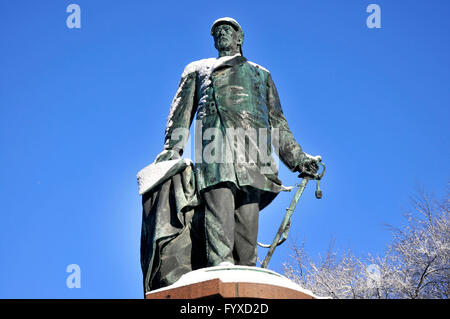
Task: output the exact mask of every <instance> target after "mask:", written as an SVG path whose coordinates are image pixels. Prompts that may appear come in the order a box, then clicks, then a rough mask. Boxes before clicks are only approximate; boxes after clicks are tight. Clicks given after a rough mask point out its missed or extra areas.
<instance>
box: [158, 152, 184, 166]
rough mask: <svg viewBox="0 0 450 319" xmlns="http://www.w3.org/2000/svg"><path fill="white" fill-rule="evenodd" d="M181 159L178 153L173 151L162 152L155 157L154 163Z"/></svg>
mask: <svg viewBox="0 0 450 319" xmlns="http://www.w3.org/2000/svg"><path fill="white" fill-rule="evenodd" d="M179 158H181V156H180V153H178V152H177V151H174V150H164V151H162V152H161V153H159V154H158V156H156V159H155V163H160V162H164V161H170V160H174V159H179Z"/></svg>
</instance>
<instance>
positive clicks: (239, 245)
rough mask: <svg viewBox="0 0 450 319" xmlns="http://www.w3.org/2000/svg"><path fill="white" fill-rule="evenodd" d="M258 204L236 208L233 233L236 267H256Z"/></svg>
mask: <svg viewBox="0 0 450 319" xmlns="http://www.w3.org/2000/svg"><path fill="white" fill-rule="evenodd" d="M258 217H259V205H258V203H248V204H243V205H241V206H240V207H238V208H236V212H235V231H234V260H235V264H236V265H244V266H256V257H257V252H256V245H257V237H258Z"/></svg>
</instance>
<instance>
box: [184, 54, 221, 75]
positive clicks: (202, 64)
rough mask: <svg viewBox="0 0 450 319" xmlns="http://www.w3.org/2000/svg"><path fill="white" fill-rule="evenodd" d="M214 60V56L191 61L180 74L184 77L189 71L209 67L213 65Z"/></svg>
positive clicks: (192, 71)
mask: <svg viewBox="0 0 450 319" xmlns="http://www.w3.org/2000/svg"><path fill="white" fill-rule="evenodd" d="M216 60H217V59H216V58H207V59H201V60H197V61H193V62H191V63H189V64H188V65H186V67H185V68H184V71H183V75H182V76H183V77H184V76H187V75H189V74H191V73H194V72H198V71H201V70H203V69H210V68H211V67H212V66H213V65H214V62H216Z"/></svg>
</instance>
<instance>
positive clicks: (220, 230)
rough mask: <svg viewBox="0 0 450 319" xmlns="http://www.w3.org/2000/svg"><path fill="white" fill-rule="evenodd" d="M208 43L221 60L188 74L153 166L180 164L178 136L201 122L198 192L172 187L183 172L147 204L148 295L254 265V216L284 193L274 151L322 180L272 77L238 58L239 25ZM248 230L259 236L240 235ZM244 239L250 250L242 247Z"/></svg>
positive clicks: (230, 24) (198, 64) (224, 22)
mask: <svg viewBox="0 0 450 319" xmlns="http://www.w3.org/2000/svg"><path fill="white" fill-rule="evenodd" d="M211 35H212V36H213V37H214V45H215V47H216V49H217V50H218V52H219V57H218V58H217V59H216V58H210V59H204V60H199V61H195V62H192V63H190V64H188V65H187V66H186V68H185V70H184V72H183V74H182V77H181V80H180V82H179V87H178V90H177V92H176V94H175V97H174V99H173V102H172V106H171V109H170V112H169V118H168V122H167V127H166V137H165V144H164V151H163V152H162V153H161V154H159V155H158V157H157V158H156V160H155V162H156V163H158V162H161V161H166V160H173V159H177V158H180V157H181V156H182V154H183V149H184V147H185V144H186V141H187V136H186V135H187V134H184V135H183V134H180V130H181V132H188V130H189V128H190V126H191V124H192V122H193V121H194V119H196V130H195V131H196V132H195V133H196V135H199V136H200V137H201V138H198V137H197V136H196V145H195V152H196V154H195V161H194V162H195V166H194V173H193V174H192V175H191V177H192V179H193V182H192V184H190V185H191V188H193V189H188V190H187V189H186V188H183V187H177V188H174V187H173V185H174V181H173V179H174V178H175V179H176V178H183V175H182V174H181V176H178V175H176V176H174V177H172V181H171V180H169V181H167V182H165V183H164V184H162V185H161V186H160V187H159V188H156V189H154V190H152V191H151V192H149V193H146V194H144V196H143V205H144V218H143V233H142V238H143V239H142V243H141V261H142V269H143V272H144V289H145V291H149V290H153V289H156V288H159V287H162V286H166V285H169V284H171V283H173V282H174V281H175V280H176V279H178V278H179V276H181V274H182V273H185V272H187V271H190V270H192V269H195V268H199V267H204V266H214V265H218V264H220V263H221V262H227V263H232V264H242V265H254V263H255V262H256V233H255V232H257V228H258V227H257V226H258V225H257V217H256V219H255V218H250V217H249V216H250V215H252V216H253V215H255V214H256V215H255V216H257V215H258V213H259V211H260V210H262V209H263V208H264V207H266V206H267V205H268V204H269V203H270V202H271V201H272V200H273V199H274V198H275V197H276V196H277V194H278V193H279V192H280V191H283V190H286V188H285V187H284V186H283V185H282V183H281V181H280V180H279V179H278V167H277V165H276V162H275V159H274V158H273V156H272V146H273V147H274V149H275V152H276V153H277V154H278V155H279V158H280V159H281V161H282V162H283V163H284V164H285V165H286V166H287V167H288V168H289V169H290V170H291V171H293V172H299V173H301V175H302V177H308V178H316V177H317V170H318V164H319V162H320V159H319V158H318V157H313V156H310V155H307V154H306V153H304V152H303V151H302V148H301V147H300V145H299V144H298V143H297V142H296V140H295V139H294V137H293V135H292V132H291V131H290V129H289V126H288V123H287V120H286V118H285V116H284V115H283V111H282V108H281V104H280V100H279V97H278V93H277V89H276V87H275V84H274V82H273V80H272V77H271V75H270V72H269V71H268V70H266V69H265V68H263V67H261V66H259V65H257V64H255V63H253V62H250V61H248V60H247V59H246V58H245V57H244V56H243V55H242V45H243V40H244V33H243V31H242V28H241V26H240V25H239V23H237V21H235V20H233V19H231V18H222V19H219V20H216V21H215V22H214V23H213V26H212V28H211ZM238 129H241V131H238ZM183 130H184V131H183ZM233 130H234V131H233ZM211 132H213V134H211ZM230 132H232V133H235V135H230ZM243 132H244V133H243ZM249 132H250V133H252V134H250V133H249ZM253 133H255V134H253ZM242 135H243V138H242ZM205 137H207V138H205ZM240 137H241V138H240ZM230 148H231V149H232V151H231V152H230ZM236 149H240V150H244V151H243V152H234V151H233V150H236ZM256 155H257V156H256ZM255 156H256V157H255ZM253 159H255V160H253ZM183 174H185V173H183ZM184 177H185V176H184ZM167 183H169V184H167ZM217 189H224V193H223V194H232V195H230V196H231V197H230V199H228V202H227V203H226V204H225V203H224V202H221V199H220V198H221V197H220V196H217V195H215V196H212V194H217V191H216V190H217ZM227 189H228V190H229V191H227ZM178 192H187V193H188V194H192V195H193V194H195V196H196V200H195V201H193V202H191V204H189V205H185V206H184V207H181V208H180V207H179V205H178V206H177V204H176V203H177V201H179V198H184V197H186V196H185V195H184V194H178ZM252 194H253V195H252ZM224 196H225V195H224ZM226 196H229V195H226ZM177 198H178V199H177ZM214 198H217V199H214ZM227 198H228V197H227ZM222 200H223V198H222ZM231 202H233V203H231ZM224 207H228V208H224ZM242 212H246V213H245V214H243V213H242ZM205 214H206V217H205ZM225 215H226V216H225ZM187 216H188V217H187ZM242 216H244V217H242ZM247 217H249V218H247ZM246 219H248V221H246ZM164 223H168V225H170V227H168V226H167V225H165V224H164ZM245 229H247V232H251V233H253V236H244V237H242V236H243V232H245ZM205 236H206V237H205ZM180 238H183V239H180ZM242 238H244V239H245V240H242ZM244 241H246V242H248V243H247V244H248V245H247V246H246V248H243V246H242V247H236V245H241V244H239V243H242V242H244ZM242 245H243V244H242Z"/></svg>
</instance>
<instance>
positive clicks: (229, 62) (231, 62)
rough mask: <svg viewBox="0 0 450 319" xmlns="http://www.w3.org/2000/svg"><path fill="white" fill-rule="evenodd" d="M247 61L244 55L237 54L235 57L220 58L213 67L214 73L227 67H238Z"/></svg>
mask: <svg viewBox="0 0 450 319" xmlns="http://www.w3.org/2000/svg"><path fill="white" fill-rule="evenodd" d="M246 61H247V59H246V58H245V57H243V56H242V55H240V54H239V53H238V54H235V55H233V56H223V57H220V58H218V59H216V62H215V63H214V66H213V71H215V70H218V69H221V68H224V67H227V66H236V65H241V64H243V63H245V62H246Z"/></svg>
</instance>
